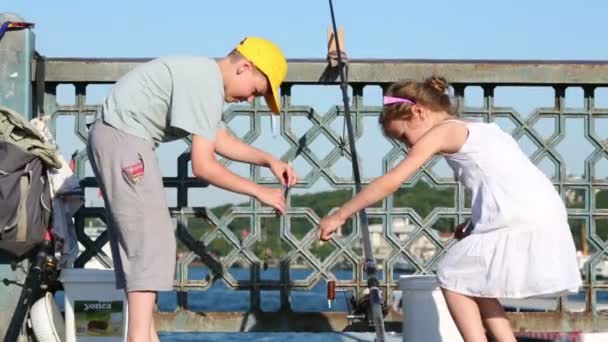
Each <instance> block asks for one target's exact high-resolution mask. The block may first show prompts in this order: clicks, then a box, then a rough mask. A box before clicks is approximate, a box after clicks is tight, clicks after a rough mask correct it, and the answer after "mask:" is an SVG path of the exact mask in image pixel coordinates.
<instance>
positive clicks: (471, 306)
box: [441, 288, 487, 342]
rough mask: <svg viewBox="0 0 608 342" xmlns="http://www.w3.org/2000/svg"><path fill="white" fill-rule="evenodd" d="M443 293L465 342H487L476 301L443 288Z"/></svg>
mask: <svg viewBox="0 0 608 342" xmlns="http://www.w3.org/2000/svg"><path fill="white" fill-rule="evenodd" d="M441 291H442V292H443V296H444V298H445V301H446V303H447V304H448V309H449V310H450V315H451V316H452V319H453V320H454V322H455V323H456V326H457V327H458V331H460V334H461V335H462V338H464V340H465V342H486V341H487V338H486V333H485V330H484V327H483V324H482V322H481V314H480V313H479V308H478V307H477V303H476V302H475V299H473V298H471V297H468V296H465V295H462V294H459V293H456V292H453V291H450V290H447V289H443V288H442V289H441Z"/></svg>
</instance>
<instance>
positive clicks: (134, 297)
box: [88, 121, 176, 341]
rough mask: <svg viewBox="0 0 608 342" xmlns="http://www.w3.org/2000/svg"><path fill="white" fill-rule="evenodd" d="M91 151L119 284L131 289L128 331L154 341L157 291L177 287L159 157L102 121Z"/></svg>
mask: <svg viewBox="0 0 608 342" xmlns="http://www.w3.org/2000/svg"><path fill="white" fill-rule="evenodd" d="M117 147H118V148H117ZM88 152H89V159H90V160H91V165H92V167H93V170H94V172H95V175H96V177H97V179H98V180H99V183H100V188H101V190H102V193H103V195H104V200H105V204H106V213H107V216H108V222H107V223H108V230H109V233H110V242H111V247H112V255H113V260H114V265H115V271H116V285H117V288H119V289H125V291H126V292H127V301H128V304H129V313H128V316H129V334H128V335H129V338H130V339H132V340H136V341H149V340H150V338H151V335H152V331H153V330H154V331H155V329H154V326H153V313H154V304H155V298H156V291H164V290H171V289H172V288H173V279H174V272H175V255H176V253H175V247H176V246H175V235H174V229H173V223H172V221H171V217H170V216H169V210H168V206H167V203H166V199H165V193H164V188H163V184H162V175H161V172H160V168H159V165H158V160H157V159H156V155H155V153H154V149H153V145H152V144H151V143H148V142H146V141H144V140H142V139H139V138H136V137H133V136H130V135H127V134H125V133H122V132H120V131H118V130H116V129H114V128H112V127H110V126H107V125H105V124H103V123H101V122H100V121H98V122H96V123H95V124H94V125H93V126H92V128H91V132H90V133H89V145H88ZM131 328H133V330H132V331H131ZM140 334H143V335H140ZM154 338H156V339H157V337H156V336H155V337H154ZM152 341H154V339H152Z"/></svg>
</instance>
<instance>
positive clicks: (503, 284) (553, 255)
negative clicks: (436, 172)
mask: <svg viewBox="0 0 608 342" xmlns="http://www.w3.org/2000/svg"><path fill="white" fill-rule="evenodd" d="M463 124H465V125H466V126H467V128H468V129H469V135H468V137H467V140H466V142H465V143H464V145H463V146H462V148H461V149H460V150H459V151H458V152H457V153H454V154H445V155H444V157H445V159H446V160H447V162H448V164H449V165H450V167H451V168H452V170H454V176H455V177H456V179H457V180H458V181H459V182H460V183H462V184H463V185H464V186H465V187H466V188H467V189H469V190H470V191H471V192H472V208H471V211H472V213H471V221H472V224H473V225H474V229H473V231H472V232H471V234H470V235H469V236H467V237H465V238H464V239H462V240H461V241H459V242H457V243H455V244H454V245H453V246H452V247H451V248H450V249H448V251H447V252H446V254H445V255H444V257H443V259H442V260H441V261H440V263H439V265H438V268H437V278H438V281H439V285H440V286H441V287H443V288H446V289H448V290H452V291H454V292H457V293H461V294H465V295H469V296H475V297H494V298H525V297H533V296H541V295H563V294H567V293H576V292H578V290H579V287H580V286H581V276H580V272H579V268H578V264H577V260H576V250H575V246H574V241H573V239H572V234H571V232H570V228H569V225H568V217H567V213H566V208H565V206H564V203H563V201H562V199H561V198H560V196H559V194H558V192H557V191H556V190H555V188H554V187H553V184H552V183H551V182H550V180H549V179H548V178H547V177H546V176H545V174H544V173H543V172H542V171H540V170H539V169H538V168H537V167H536V166H535V165H534V164H533V163H532V162H531V161H530V160H529V158H528V157H527V156H526V155H525V154H524V153H523V152H522V150H521V149H520V147H519V145H518V144H517V142H516V141H515V140H514V139H513V138H512V137H511V136H510V135H509V134H507V133H505V132H504V131H502V130H501V129H500V127H498V126H497V125H496V124H493V123H492V124H486V123H481V122H463Z"/></svg>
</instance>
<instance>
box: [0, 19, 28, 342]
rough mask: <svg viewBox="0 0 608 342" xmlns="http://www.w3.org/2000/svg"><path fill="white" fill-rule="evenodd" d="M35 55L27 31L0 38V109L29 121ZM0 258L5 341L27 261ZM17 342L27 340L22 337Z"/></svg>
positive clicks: (0, 317) (1, 322)
mask: <svg viewBox="0 0 608 342" xmlns="http://www.w3.org/2000/svg"><path fill="white" fill-rule="evenodd" d="M23 21H24V20H23V19H22V18H21V17H19V16H17V15H15V14H12V13H0V27H1V26H2V24H3V23H5V22H23ZM33 54H34V33H33V32H32V31H31V30H30V29H22V30H10V29H9V30H7V31H6V32H5V33H4V35H3V36H2V38H0V105H2V106H5V107H8V108H11V109H13V110H15V111H16V112H18V113H21V114H23V115H24V116H26V117H27V118H28V119H29V118H31V117H32V103H33V97H32V82H31V79H32V76H31V64H32V58H33ZM11 261H12V260H10V259H9V258H8V257H6V256H3V255H0V280H1V281H0V337H2V338H4V336H5V335H6V331H7V329H8V327H9V323H10V321H11V318H12V317H13V313H14V312H15V309H16V307H17V302H18V299H19V297H20V295H21V290H22V285H23V283H24V281H25V278H26V275H27V268H28V267H29V263H28V262H27V260H25V261H23V262H21V263H20V264H18V265H16V266H17V267H16V268H15V269H14V266H15V265H11ZM19 340H20V341H26V340H27V338H26V337H25V336H24V335H22V336H21V337H20V339H19Z"/></svg>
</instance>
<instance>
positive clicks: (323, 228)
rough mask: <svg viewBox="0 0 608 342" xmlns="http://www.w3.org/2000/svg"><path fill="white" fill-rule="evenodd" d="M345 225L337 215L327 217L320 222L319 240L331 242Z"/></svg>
mask: <svg viewBox="0 0 608 342" xmlns="http://www.w3.org/2000/svg"><path fill="white" fill-rule="evenodd" d="M343 224H344V220H343V219H342V218H340V217H339V216H338V215H336V214H333V215H329V216H326V217H325V218H324V219H322V220H321V222H319V238H320V239H321V240H323V241H327V240H329V239H330V238H331V236H332V235H333V234H334V232H335V231H336V230H338V228H340V227H341V226H342V225H343Z"/></svg>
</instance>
